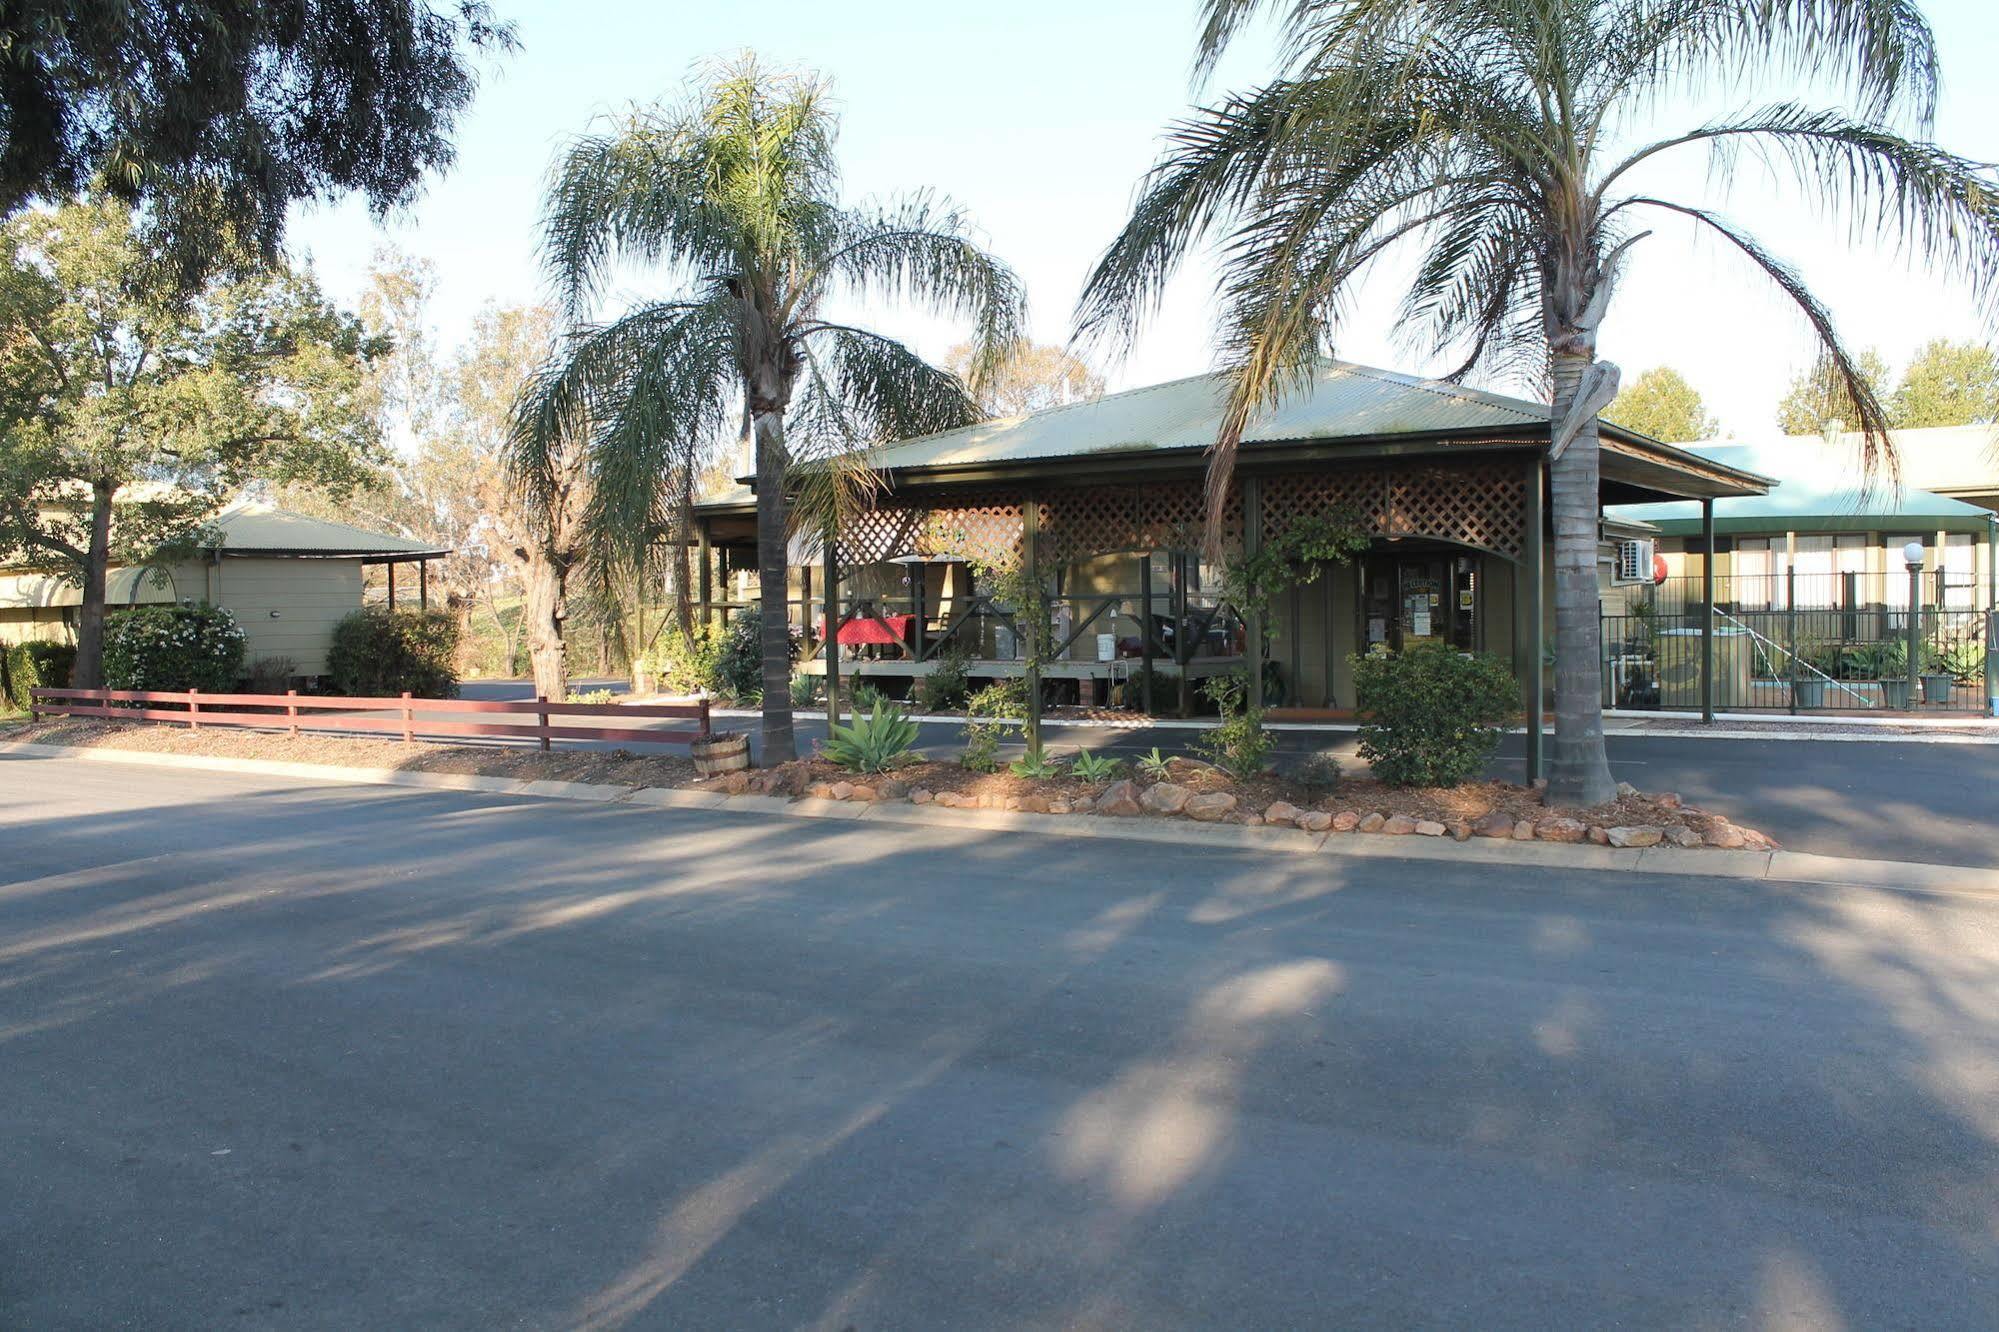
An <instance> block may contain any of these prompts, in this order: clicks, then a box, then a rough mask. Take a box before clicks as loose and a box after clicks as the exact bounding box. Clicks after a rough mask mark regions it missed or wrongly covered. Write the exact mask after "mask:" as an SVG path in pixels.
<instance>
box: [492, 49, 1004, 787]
mask: <svg viewBox="0 0 1999 1332" xmlns="http://www.w3.org/2000/svg"><path fill="white" fill-rule="evenodd" d="M835 127H836V120H835V117H834V114H833V111H832V107H831V105H830V103H829V102H828V99H827V90H826V85H825V84H824V83H823V82H822V81H820V80H819V79H818V78H816V77H813V76H810V75H804V74H785V73H777V72H774V71H772V70H769V69H767V68H764V67H762V66H760V65H759V64H758V63H757V62H756V60H755V59H754V58H753V57H749V56H745V57H743V58H742V59H740V60H738V61H737V62H735V63H733V64H728V65H722V66H717V67H715V68H714V69H712V70H711V71H709V72H708V73H707V74H706V75H705V76H704V77H702V78H701V79H699V80H698V81H697V83H696V85H695V86H694V88H693V89H692V90H691V95H690V97H689V100H688V102H687V103H686V104H685V105H684V106H682V107H680V108H677V109H671V110H669V109H661V108H646V109H641V110H638V111H635V112H633V113H632V114H631V115H630V116H628V117H627V118H626V119H625V120H624V121H623V122H621V123H620V124H618V125H616V126H615V127H614V128H613V129H612V130H611V132H609V133H605V134H595V135H588V136H585V137H583V138H581V139H579V140H577V141H576V142H575V143H574V144H572V145H571V146H570V147H569V149H568V150H567V151H566V152H565V153H564V154H563V155H562V157H561V160H560V161H559V162H558V163H557V164H556V168H555V172H554V179H553V181H552V182H551V184H550V187H549V194H548V203H547V210H546V218H545V221H544V224H543V251H544V253H545V255H546V259H547V263H548V267H549V269H550V271H551V273H552V274H553V276H554V278H555V281H556V284H557V286H558V287H559V289H560V290H561V292H562V294H563V297H564V299H565V301H566V303H567V305H568V308H569V311H570V313H571V314H572V315H573V316H581V315H584V314H586V313H587V312H588V311H589V310H590V309H591V307H592V306H593V305H594V304H595V303H596V301H597V299H598V298H599V296H600V294H601V292H602V289H603V287H604V285H605V284H606V281H607V280H608V278H609V277H610V275H611V273H612V271H613V270H614V269H615V268H616V267H617V266H618V265H620V264H621V263H639V264H649V265H654V266H656V267H658V268H659V269H661V270H663V272H664V273H666V274H667V275H670V276H672V277H675V278H678V279H680V280H681V283H682V286H681V289H680V291H679V292H678V293H677V294H676V295H674V296H672V297H670V298H668V299H666V300H661V301H653V302H646V303H643V304H640V305H637V306H635V307H634V308H631V309H629V310H627V311H626V312H625V313H624V314H622V315H621V316H619V317H617V318H615V319H612V320H610V321H608V322H603V323H591V324H586V325H584V326H583V327H581V328H579V329H577V331H576V332H575V333H574V334H573V335H572V336H571V337H570V338H569V339H568V341H567V343H566V345H565V346H564V348H563V350H562V354H561V356H560V357H559V358H558V359H557V360H556V361H555V362H554V363H552V364H551V365H550V366H549V367H548V368H547V370H546V371H545V372H544V373H543V374H542V375H541V376H539V377H538V378H537V380H536V381H535V383H534V384H533V385H532V386H531V387H530V390H529V392H528V393H527V395H526V396H525V397H524V398H523V400H522V403H521V407H520V412H519V418H518V421H519V425H518V430H517V432H516V447H515V451H514V466H515V470H516V473H517V475H519V476H520V477H521V478H522V480H523V482H524V485H525V487H526V489H527V492H528V493H529V494H530V495H533V496H539V497H544V498H545V497H547V496H549V495H550V494H551V493H552V491H553V488H554V487H555V485H556V483H557V479H558V477H557V472H556V470H555V468H554V467H552V466H551V460H552V459H556V458H558V457H560V456H562V452H561V451H562V450H564V449H566V448H569V447H572V446H575V447H580V449H581V451H582V454H581V456H582V457H583V459H584V460H585V461H584V470H585V471H586V473H587V475H588V479H589V482H590V485H591V495H590V503H589V510H588V525H589V528H590V530H591V531H592V533H594V534H595V539H594V543H593V544H594V547H595V551H596V553H597V554H598V555H599V556H600V557H605V556H608V557H614V558H615V557H618V556H619V555H620V553H621V552H624V553H636V551H637V549H638V548H640V547H642V546H643V545H645V544H648V543H650V542H652V541H653V540H654V539H655V538H656V537H657V535H658V534H660V533H662V532H668V533H670V532H672V530H673V526H674V524H673V516H674V513H675V511H676V509H678V508H679V497H680V495H681V494H683V493H684V491H685V488H686V487H688V486H690V485H692V484H693V481H694V478H695V477H696V476H697V475H698V472H699V467H700V458H701V444H702V441H703V440H705V439H709V438H713V437H715V436H718V435H723V434H731V433H734V432H735V431H736V430H738V429H741V428H742V427H743V426H744V425H745V423H746V424H747V430H746V431H745V432H744V433H746V434H747V436H748V438H749V440H750V441H751V447H752V451H753V454H754V460H755V461H754V470H755V474H756V491H757V566H758V573H759V577H760V581H761V598H762V609H763V619H762V626H763V630H762V632H763V754H764V758H765V761H766V762H781V761H783V760H786V759H790V758H792V757H794V756H795V755H796V753H797V746H796V744H795V742H794V740H793V737H792V727H791V637H790V624H791V608H790V605H789V599H788V597H787V581H788V580H787V569H788V560H787V558H786V553H787V550H788V547H789V542H790V538H791V536H792V534H793V529H794V527H795V526H796V527H798V528H801V529H803V530H805V531H807V532H811V533H816V532H817V531H819V530H822V528H823V524H825V523H827V522H829V521H830V520H831V518H832V517H833V514H834V512H835V509H836V506H837V503H838V502H839V497H840V496H841V495H842V494H843V493H846V492H847V488H848V487H849V486H852V485H858V484H863V482H861V481H860V479H859V478H860V475H861V472H860V469H859V468H858V467H857V466H856V464H858V463H859V462H860V461H861V460H862V459H863V457H864V450H865V449H866V448H867V447H868V446H870V445H873V444H875V443H877V442H880V441H884V440H894V439H902V438H906V437H908V436H911V435H920V434H925V433H928V432H930V431H935V430H943V429H949V428H951V427H955V426H959V425H965V424H969V423H971V422H973V421H976V420H978V419H979V418H980V416H981V412H980V410H979V405H978V402H977V400H976V398H975V396H974V394H975V392H976V391H977V390H978V389H980V388H982V387H983V385H984V382H985V381H986V380H987V379H988V378H990V377H991V375H992V374H993V372H994V371H995V370H996V369H997V367H998V366H999V365H1000V364H1002V363H1003V362H1004V360H1005V358H1006V356H1007V354H1008V353H1009V352H1010V351H1011V350H1012V349H1013V347H1014V345H1015V344H1016V343H1017V341H1018V340H1019V330H1020V325H1021V321H1022V319H1023V317H1024V298H1023V296H1022V293H1021V288H1020V283H1019V281H1018V280H1017V279H1016V278H1015V277H1014V275H1013V273H1012V271H1011V270H1009V269H1008V268H1007V267H1006V266H1005V265H1004V264H1002V263H1000V262H999V261H998V260H997V259H995V258H993V256H991V255H990V254H988V253H987V252H986V251H985V250H983V249H982V248H980V246H979V245H978V244H977V243H976V242H975V241H974V240H973V239H972V236H971V231H970V227H969V224H968V223H967V221H966V219H965V217H964V215H963V214H962V213H960V212H959V211H957V210H956V209H954V208H951V207H949V206H947V205H944V204H942V203H940V202H938V201H936V200H934V199H932V198H930V197H928V196H917V197H914V198H910V199H907V200H904V201H901V202H890V203H887V204H884V205H882V206H880V207H850V206H847V205H844V204H842V203H841V201H840V197H839V172H838V166H837V163H836V161H835V157H834V153H833V138H834V130H835ZM871 299H872V300H895V301H907V302H915V303H919V304H921V305H924V306H927V307H929V308H930V309H932V310H935V311H938V312H941V313H944V314H947V315H955V316H959V317H962V318H965V319H968V320H969V321H970V322H971V323H972V325H973V329H974V332H973V335H972V339H971V341H972V346H973V348H974V350H973V354H972V356H971V358H970V364H969V367H968V369H969V372H970V375H971V378H970V380H969V382H968V381H966V380H961V379H960V378H959V377H958V376H957V375H954V374H952V373H951V372H950V371H948V370H944V369H940V368H938V367H936V366H933V365H931V364H929V363H928V362H926V361H925V360H924V359H923V358H922V357H920V356H918V355H917V354H916V353H915V352H914V351H912V350H910V348H908V347H907V346H905V345H903V344H902V343H900V342H897V341H895V340H893V339H891V338H887V337H884V336H882V335H881V334H879V333H875V332H872V331H870V330H868V329H865V328H861V327H858V326H856V325H854V324H851V323H846V322H842V321H841V320H840V319H839V318H837V317H836V316H835V314H834V311H833V308H832V307H833V306H834V305H835V304H836V303H838V302H841V301H868V300H871ZM792 490H796V491H798V496H797V498H798V503H797V504H796V505H795V506H794V505H793V503H792V496H791V494H790V493H789V492H790V491H792ZM794 509H795V510H796V517H797V518H798V520H799V521H798V522H797V523H796V524H794V522H793V518H794ZM537 678H539V668H537Z"/></svg>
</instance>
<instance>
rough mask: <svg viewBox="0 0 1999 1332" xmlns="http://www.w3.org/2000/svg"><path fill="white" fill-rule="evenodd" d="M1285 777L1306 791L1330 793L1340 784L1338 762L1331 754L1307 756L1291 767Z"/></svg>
mask: <svg viewBox="0 0 1999 1332" xmlns="http://www.w3.org/2000/svg"><path fill="white" fill-rule="evenodd" d="M1287 775H1288V776H1289V777H1290V778H1291V780H1292V781H1294V782H1296V783H1298V785H1300V786H1302V787H1304V788H1305V789H1306V790H1307V791H1311V792H1314V793H1318V792H1324V791H1330V790H1332V789H1333V788H1334V787H1335V786H1338V785H1339V784H1340V761H1339V760H1338V759H1336V758H1334V757H1333V756H1332V755H1331V754H1325V753H1319V754H1307V755H1306V756H1305V757H1304V758H1301V759H1299V760H1298V761H1297V762H1296V763H1294V764H1292V765H1291V769H1290V772H1289V773H1288V774H1287Z"/></svg>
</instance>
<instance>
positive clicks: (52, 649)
mask: <svg viewBox="0 0 1999 1332" xmlns="http://www.w3.org/2000/svg"><path fill="white" fill-rule="evenodd" d="M75 664H76V647H75V645H74V644H70V643H58V642H55V641H54V640H53V639H47V638H34V639H30V640H28V641H27V642H25V643H16V644H14V645H13V646H12V647H9V648H8V649H7V650H6V652H5V653H4V654H0V674H4V675H5V676H6V680H5V682H4V683H5V684H6V689H7V701H8V702H9V703H11V704H13V705H14V706H15V707H16V708H18V709H20V710H21V711H22V712H26V711H27V710H28V704H29V702H30V701H31V700H30V699H29V697H28V691H29V690H31V689H67V688H69V672H70V668H71V667H72V666H74V665H75Z"/></svg>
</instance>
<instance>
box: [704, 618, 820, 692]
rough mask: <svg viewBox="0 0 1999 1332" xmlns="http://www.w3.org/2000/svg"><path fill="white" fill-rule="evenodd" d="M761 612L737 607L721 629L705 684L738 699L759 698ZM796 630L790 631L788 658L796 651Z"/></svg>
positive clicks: (794, 659)
mask: <svg viewBox="0 0 1999 1332" xmlns="http://www.w3.org/2000/svg"><path fill="white" fill-rule="evenodd" d="M763 624H764V618H763V612H762V611H761V610H757V609H755V608H751V609H749V610H743V611H738V612H737V613H736V618H735V619H733V620H731V621H729V624H728V627H727V628H725V629H723V630H722V633H721V637H720V639H719V640H718V642H717V644H716V650H715V656H714V660H713V664H712V665H711V666H710V668H709V674H708V681H707V684H708V687H709V689H711V690H713V691H714V692H715V693H717V694H726V695H728V696H729V697H730V698H733V699H735V700H736V701H738V702H740V703H749V702H750V701H752V700H760V699H762V698H763V694H764V644H763ZM799 646H800V644H799V638H798V630H797V628H796V627H795V626H794V627H793V628H792V631H791V661H792V664H794V665H796V664H797V662H798V652H799Z"/></svg>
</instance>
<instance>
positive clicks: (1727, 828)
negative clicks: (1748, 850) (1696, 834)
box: [1701, 819, 1748, 851]
mask: <svg viewBox="0 0 1999 1332" xmlns="http://www.w3.org/2000/svg"><path fill="white" fill-rule="evenodd" d="M1701 840H1702V841H1704V842H1706V843H1707V844H1708V845H1709V846H1718V847H1720V848H1721V849H1722V850H1724V851H1735V850H1738V849H1740V848H1741V846H1742V844H1743V843H1744V842H1745V841H1747V840H1748V839H1747V838H1745V837H1743V835H1742V829H1740V828H1738V827H1736V826H1735V825H1734V824H1732V823H1729V822H1728V821H1726V820H1725V819H1716V820H1715V821H1714V822H1713V823H1710V824H1709V825H1708V826H1707V833H1706V834H1705V835H1704V836H1703V837H1702V839H1701Z"/></svg>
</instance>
